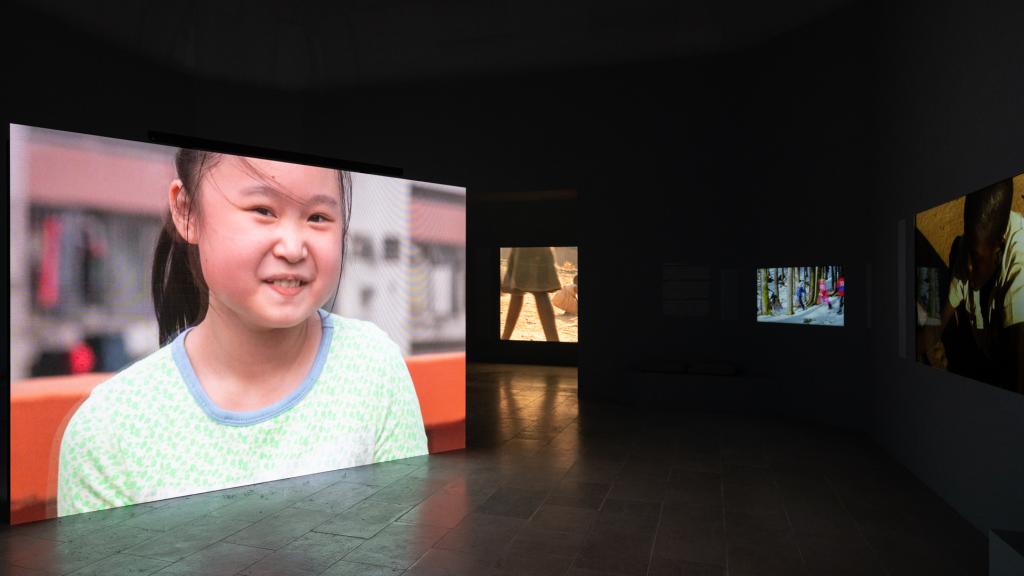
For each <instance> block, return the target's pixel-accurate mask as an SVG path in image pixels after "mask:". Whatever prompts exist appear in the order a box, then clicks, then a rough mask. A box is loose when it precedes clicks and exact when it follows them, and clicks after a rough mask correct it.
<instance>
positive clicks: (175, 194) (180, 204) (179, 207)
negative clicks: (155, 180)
mask: <svg viewBox="0 0 1024 576" xmlns="http://www.w3.org/2000/svg"><path fill="white" fill-rule="evenodd" d="M167 203H168V207H169V208H170V210H171V219H172V220H173V221H174V227H175V229H177V230H178V235H179V236H181V237H182V238H184V239H185V242H188V243H189V244H195V243H196V242H195V226H194V225H192V226H190V224H191V222H190V220H192V219H191V218H189V208H190V207H189V205H188V194H186V193H185V185H184V183H182V181H181V180H180V179H178V178H175V179H174V180H172V181H171V186H170V188H169V189H168V191H167Z"/></svg>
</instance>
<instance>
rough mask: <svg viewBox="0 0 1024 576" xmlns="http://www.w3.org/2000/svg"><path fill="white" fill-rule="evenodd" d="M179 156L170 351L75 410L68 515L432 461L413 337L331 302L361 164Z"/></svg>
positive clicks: (65, 453)
mask: <svg viewBox="0 0 1024 576" xmlns="http://www.w3.org/2000/svg"><path fill="white" fill-rule="evenodd" d="M176 166H177V174H178V178H177V179H175V180H174V181H173V182H171V185H170V189H169V191H168V200H169V213H168V215H167V219H166V225H165V227H164V230H163V232H162V235H161V238H160V240H159V242H158V244H157V248H156V254H155V258H154V264H153V299H154V304H155V307H156V316H157V320H158V322H159V325H160V340H161V345H162V348H160V349H159V350H158V351H156V352H155V353H153V354H151V355H150V356H148V357H146V358H144V359H142V360H140V361H139V362H137V363H135V364H133V365H132V366H130V367H128V368H127V369H125V370H124V371H122V372H120V373H119V374H117V375H116V376H114V377H113V378H112V379H111V380H108V381H106V382H104V383H102V384H100V385H99V386H97V387H96V388H95V389H94V390H93V392H92V394H91V395H90V396H89V398H88V399H87V400H86V401H85V403H84V404H82V406H81V407H80V408H79V409H78V411H77V412H76V413H75V415H74V417H73V418H72V419H71V421H70V423H69V424H68V427H67V431H66V432H65V433H64V438H63V441H62V443H61V453H60V477H59V483H58V511H59V514H60V515H65V514H72V513H77V512H86V511H90V510H99V509H103V508H110V507H114V506H124V505H128V504H135V503H138V502H148V501H153V500H160V499H164V498H171V497H175V496H182V495H186V494H195V493H198V492H205V491H211V490H219V489H223V488H229V487H234V486H241V485H247V484H253V483H258V482H265V481H269V480H276V479H281V478H289V477H294V476H299V475H304V474H312V473H316V472H323V471H327V470H335V469H339V468H345V467H349V466H359V465H363V464H370V463H374V462H382V461H386V460H393V459H397V458H406V457H410V456H418V455H422V454H426V453H427V439H426V434H425V432H424V427H423V418H422V416H421V414H420V407H419V403H418V400H417V397H416V391H415V388H414V387H413V383H412V380H411V379H410V377H409V372H408V369H407V368H406V365H405V362H404V359H403V357H402V354H401V352H400V350H399V348H398V346H397V345H396V344H395V343H393V342H392V341H391V340H390V339H389V338H388V337H387V336H386V335H385V334H384V332H383V331H381V330H380V329H379V328H377V327H376V326H374V325H373V324H371V323H369V322H365V321H360V320H354V319H348V318H342V317H340V316H337V315H335V314H331V313H328V312H326V311H324V310H322V309H321V307H322V306H324V305H325V303H327V302H328V300H330V299H331V296H332V293H333V292H334V290H335V289H336V288H337V287H338V284H339V279H340V275H341V270H342V261H343V246H344V240H345V235H346V232H347V228H348V220H349V213H350V206H351V183H350V182H351V180H350V178H349V176H348V174H347V173H345V172H340V171H338V170H331V169H327V168H318V167H313V166H303V165H297V164H288V163H283V162H274V161H269V160H260V159H254V158H241V157H237V156H230V155H226V154H216V153H210V152H201V151H195V150H184V149H183V150H180V151H179V152H178V155H177V159H176Z"/></svg>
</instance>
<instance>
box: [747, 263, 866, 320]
mask: <svg viewBox="0 0 1024 576" xmlns="http://www.w3.org/2000/svg"><path fill="white" fill-rule="evenodd" d="M755 288H756V289H757V298H756V300H757V303H756V307H757V321H758V322H775V323H783V324H811V325H817V326H843V325H844V324H845V320H844V319H845V312H846V279H845V278H844V277H843V267H842V266H804V267H788V268H758V269H757V280H756V283H755Z"/></svg>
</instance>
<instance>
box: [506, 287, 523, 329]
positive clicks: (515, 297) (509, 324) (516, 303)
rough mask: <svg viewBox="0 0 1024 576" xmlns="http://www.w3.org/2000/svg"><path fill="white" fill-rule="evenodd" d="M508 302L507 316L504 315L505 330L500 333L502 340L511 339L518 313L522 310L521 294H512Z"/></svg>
mask: <svg viewBox="0 0 1024 576" xmlns="http://www.w3.org/2000/svg"><path fill="white" fill-rule="evenodd" d="M509 296H511V298H509V301H508V314H506V315H505V329H504V330H502V332H501V339H502V340H509V339H511V338H512V331H513V330H515V329H516V321H518V320H519V312H520V311H521V310H522V309H523V293H522V292H513V293H512V294H510V295H509Z"/></svg>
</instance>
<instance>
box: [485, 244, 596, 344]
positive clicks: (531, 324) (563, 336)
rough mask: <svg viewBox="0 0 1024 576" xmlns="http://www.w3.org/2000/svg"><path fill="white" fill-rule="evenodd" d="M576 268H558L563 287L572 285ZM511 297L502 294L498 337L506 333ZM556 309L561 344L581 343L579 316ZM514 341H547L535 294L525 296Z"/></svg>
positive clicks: (503, 265) (513, 335) (502, 269)
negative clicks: (538, 313)
mask: <svg viewBox="0 0 1024 576" xmlns="http://www.w3.org/2000/svg"><path fill="white" fill-rule="evenodd" d="M505 268H506V265H505V263H504V262H502V264H501V277H502V278H504V277H505ZM576 273H577V270H576V269H575V268H558V280H559V281H560V282H561V283H562V286H566V285H569V284H572V277H573V276H575V275H576ZM554 296H555V293H554V292H551V293H549V294H548V297H549V298H553V297H554ZM510 299H511V295H509V294H505V293H501V326H499V328H498V336H499V337H500V336H501V334H502V332H504V331H505V318H506V317H507V316H508V302H509V300H510ZM552 307H553V308H554V309H555V326H557V327H558V341H559V342H579V316H577V315H575V314H566V313H565V311H564V310H562V309H561V308H559V307H557V306H552ZM512 339H513V340H531V341H533V340H537V341H541V342H543V341H545V340H546V339H545V338H544V328H543V327H542V326H541V325H540V316H538V315H537V303H536V301H535V300H534V299H533V294H526V295H525V296H523V309H522V311H521V312H520V313H519V320H518V321H517V322H516V329H515V330H513V331H512Z"/></svg>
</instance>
